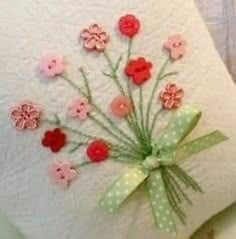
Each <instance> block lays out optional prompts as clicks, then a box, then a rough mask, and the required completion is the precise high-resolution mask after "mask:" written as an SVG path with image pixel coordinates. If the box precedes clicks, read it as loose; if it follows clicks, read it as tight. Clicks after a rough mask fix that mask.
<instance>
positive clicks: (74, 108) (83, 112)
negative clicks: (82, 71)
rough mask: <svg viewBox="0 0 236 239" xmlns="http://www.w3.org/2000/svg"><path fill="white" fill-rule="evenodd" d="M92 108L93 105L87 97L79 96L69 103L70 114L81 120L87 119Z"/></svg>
mask: <svg viewBox="0 0 236 239" xmlns="http://www.w3.org/2000/svg"><path fill="white" fill-rule="evenodd" d="M90 110H91V106H90V104H89V102H88V99H87V98H85V97H78V98H76V99H74V100H73V101H72V102H71V104H70V105H69V115H70V116H71V117H74V118H78V119H80V120H85V119H87V117H88V113H89V112H90Z"/></svg>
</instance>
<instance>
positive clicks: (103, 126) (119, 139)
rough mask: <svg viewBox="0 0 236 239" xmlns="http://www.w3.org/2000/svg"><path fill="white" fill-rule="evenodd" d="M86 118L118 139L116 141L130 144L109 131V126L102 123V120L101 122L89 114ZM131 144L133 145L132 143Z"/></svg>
mask: <svg viewBox="0 0 236 239" xmlns="http://www.w3.org/2000/svg"><path fill="white" fill-rule="evenodd" d="M88 118H89V119H90V120H92V121H93V122H94V123H96V124H97V125H99V126H100V127H101V128H102V129H103V130H105V131H106V132H107V133H108V134H109V135H110V136H112V137H114V138H115V139H116V140H118V142H122V143H124V145H130V143H129V142H127V141H126V140H124V139H123V138H121V137H118V136H117V135H116V134H115V133H113V132H112V131H111V129H110V128H108V127H107V126H106V125H105V124H103V122H101V121H100V120H98V119H97V118H96V117H94V116H92V115H91V114H90V115H89V116H88ZM132 146H133V145H132Z"/></svg>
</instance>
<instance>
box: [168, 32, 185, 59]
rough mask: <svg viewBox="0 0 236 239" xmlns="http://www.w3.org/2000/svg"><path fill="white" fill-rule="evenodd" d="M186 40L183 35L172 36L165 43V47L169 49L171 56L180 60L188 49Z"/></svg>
mask: <svg viewBox="0 0 236 239" xmlns="http://www.w3.org/2000/svg"><path fill="white" fill-rule="evenodd" d="M186 45H187V43H186V41H185V40H183V38H182V36H181V35H173V36H170V37H169V38H168V40H167V42H166V43H165V44H164V47H165V48H166V49H167V50H169V52H170V57H171V58H172V59H173V60H178V59H179V58H181V57H183V56H184V54H185V51H186Z"/></svg>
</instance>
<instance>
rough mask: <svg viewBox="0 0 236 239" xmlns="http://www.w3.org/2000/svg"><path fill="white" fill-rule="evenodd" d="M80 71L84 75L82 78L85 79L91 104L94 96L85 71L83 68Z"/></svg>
mask: <svg viewBox="0 0 236 239" xmlns="http://www.w3.org/2000/svg"><path fill="white" fill-rule="evenodd" d="M79 71H80V73H81V74H82V77H83V79H84V84H85V87H86V91H87V97H88V100H89V101H90V102H92V101H93V100H92V94H91V89H90V87H89V83H88V78H87V75H86V73H85V71H84V69H83V68H80V69H79Z"/></svg>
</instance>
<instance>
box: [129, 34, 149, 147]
mask: <svg viewBox="0 0 236 239" xmlns="http://www.w3.org/2000/svg"><path fill="white" fill-rule="evenodd" d="M132 44H133V39H132V38H130V39H129V41H128V49H127V59H126V64H128V62H129V59H130V56H131V49H132ZM127 92H128V96H129V98H130V100H131V103H132V105H133V112H132V114H131V115H130V120H131V122H132V124H133V126H134V128H135V129H136V135H137V137H138V138H139V142H140V144H141V145H145V143H146V140H145V136H143V132H142V126H141V125H139V121H138V115H137V109H136V105H135V102H134V99H133V94H132V90H131V83H130V79H127Z"/></svg>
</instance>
